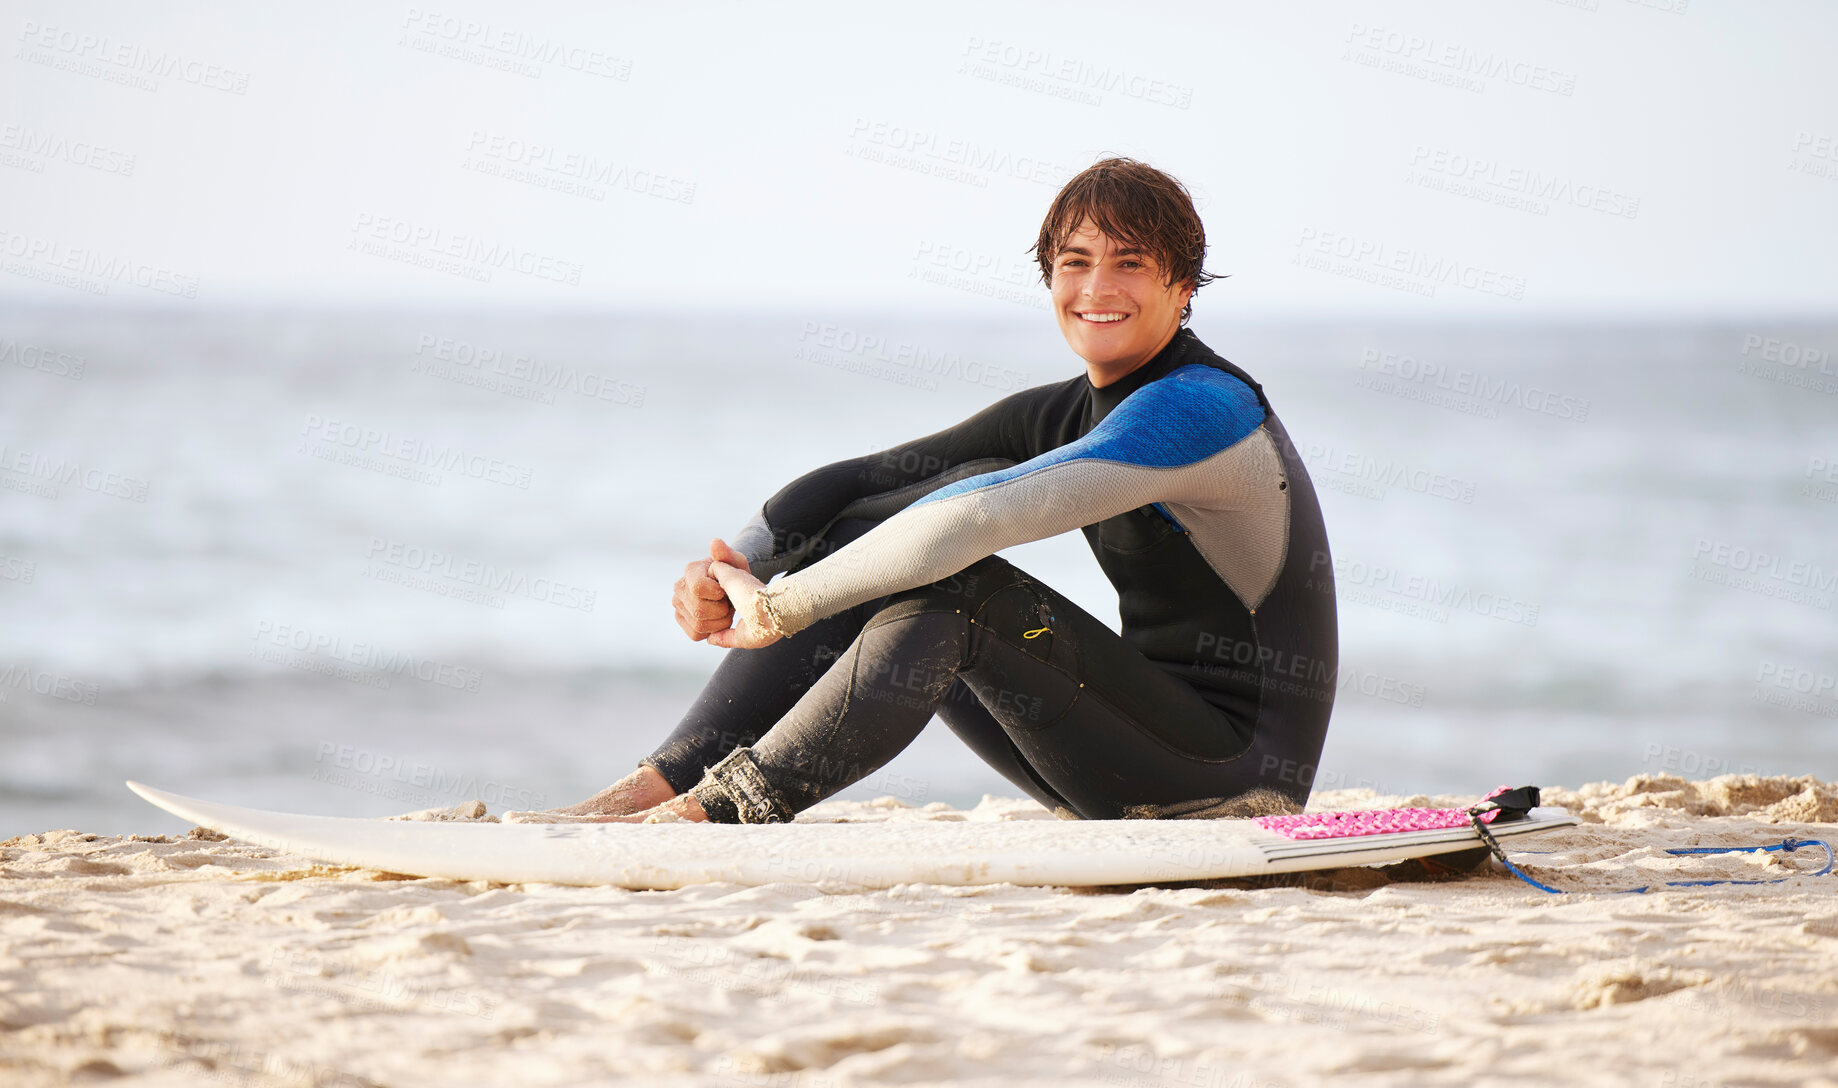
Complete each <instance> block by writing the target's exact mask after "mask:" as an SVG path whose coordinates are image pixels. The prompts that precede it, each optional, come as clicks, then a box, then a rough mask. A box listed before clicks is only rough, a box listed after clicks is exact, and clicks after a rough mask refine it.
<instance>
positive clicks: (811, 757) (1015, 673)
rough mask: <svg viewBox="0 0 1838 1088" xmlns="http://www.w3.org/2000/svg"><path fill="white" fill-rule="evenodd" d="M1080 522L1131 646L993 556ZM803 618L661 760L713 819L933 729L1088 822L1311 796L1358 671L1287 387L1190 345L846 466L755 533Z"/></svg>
mask: <svg viewBox="0 0 1838 1088" xmlns="http://www.w3.org/2000/svg"><path fill="white" fill-rule="evenodd" d="M1073 528H1081V529H1082V530H1083V532H1084V534H1085V537H1086V540H1087V542H1088V543H1089V544H1090V546H1091V549H1092V552H1093V554H1094V555H1096V556H1097V559H1098V563H1099V565H1100V566H1101V567H1102V568H1103V570H1104V573H1105V575H1106V576H1107V577H1108V578H1109V579H1110V581H1111V583H1112V584H1113V585H1114V586H1115V587H1116V589H1117V592H1118V594H1119V612H1120V616H1121V619H1122V628H1123V630H1122V634H1121V635H1118V634H1117V633H1115V632H1113V631H1111V630H1110V629H1109V628H1108V627H1107V626H1105V625H1104V624H1103V623H1101V622H1100V621H1098V620H1097V619H1096V618H1094V617H1092V616H1091V615H1089V614H1088V613H1086V612H1085V611H1084V610H1083V609H1081V608H1079V607H1078V606H1077V605H1075V604H1073V603H1072V602H1071V601H1069V600H1067V599H1066V598H1065V597H1063V596H1061V595H1060V594H1059V593H1057V592H1055V591H1054V590H1053V589H1051V588H1050V587H1048V586H1045V585H1043V584H1041V583H1040V582H1038V581H1036V580H1035V579H1033V578H1030V577H1029V576H1028V575H1027V574H1026V573H1025V572H1023V571H1021V570H1019V569H1017V568H1016V567H1014V566H1013V565H1011V564H1009V563H1008V562H1006V561H1004V560H1002V559H1001V558H999V557H996V556H995V555H994V554H993V553H994V552H995V551H997V550H998V549H1001V548H1006V547H1010V546H1013V545H1015V544H1019V543H1023V542H1025V541H1029V540H1037V539H1041V538H1043V537H1047V536H1051V535H1055V534H1057V533H1060V532H1065V531H1067V530H1069V529H1073ZM735 547H736V548H737V549H738V550H740V551H741V552H742V553H743V554H745V555H746V556H747V557H748V560H749V563H750V564H751V566H752V570H753V573H754V574H755V576H757V577H759V578H761V579H766V578H770V577H771V576H772V575H773V574H774V573H776V572H779V571H784V570H790V571H791V573H790V574H789V575H788V576H787V577H785V578H782V579H780V580H778V581H776V582H773V583H772V584H771V585H770V586H769V587H768V589H767V590H765V591H764V593H765V595H766V596H767V597H769V598H771V600H772V605H773V612H774V614H775V615H776V616H777V617H778V618H779V621H780V624H781V626H782V627H783V629H785V630H787V631H790V632H793V633H792V634H791V635H790V637H787V638H785V639H783V640H781V641H779V642H777V643H775V644H773V645H771V646H767V647H764V648H762V649H758V650H731V651H729V652H728V654H727V656H726V658H725V659H724V660H723V662H722V664H721V665H720V667H719V668H718V669H717V670H716V673H715V675H714V677H713V678H711V680H710V681H709V684H708V686H707V687H706V688H705V689H704V690H703V692H702V694H701V696H700V697H699V698H698V700H697V701H696V703H695V705H694V706H693V707H692V708H691V709H690V712H689V713H688V715H686V716H685V718H684V719H683V721H682V723H681V724H680V725H679V726H678V727H677V729H676V731H675V732H674V733H673V734H672V735H671V736H670V737H669V738H668V739H667V740H666V741H665V742H664V743H663V744H662V745H661V746H660V747H659V748H658V749H657V751H656V752H654V753H653V754H652V755H651V756H649V757H647V758H646V759H645V760H644V761H643V762H644V763H647V764H649V765H650V766H652V767H654V768H656V769H657V771H658V772H659V773H661V774H662V775H663V776H664V778H665V779H666V780H668V781H669V782H670V784H671V786H672V787H674V788H675V789H676V790H677V791H679V792H683V791H690V792H693V793H694V795H695V796H696V797H697V799H698V800H699V801H700V802H701V803H702V805H703V807H704V808H705V809H706V810H707V811H708V813H709V816H710V818H711V819H713V820H716V821H718V822H737V821H745V822H761V821H771V820H784V819H790V818H791V816H792V815H793V814H794V813H796V812H798V811H801V810H802V809H804V808H807V807H809V806H810V805H812V804H815V803H816V802H818V801H820V800H822V799H823V798H825V797H827V796H829V795H830V794H833V793H835V792H836V791H837V790H840V789H841V788H843V787H844V786H846V785H848V784H850V783H851V782H854V781H858V780H859V779H861V778H864V777H866V776H867V775H869V774H871V773H872V772H873V771H875V770H876V769H877V768H879V767H880V766H882V765H883V764H885V763H886V762H887V761H888V760H890V759H892V758H893V757H894V756H895V755H897V754H898V753H899V752H900V750H901V749H902V748H904V747H905V746H906V745H907V744H908V743H910V742H911V740H912V739H913V737H915V736H916V735H917V734H918V732H919V730H920V729H922V728H923V727H924V726H925V724H926V722H927V721H928V720H930V718H931V716H932V715H933V713H934V712H935V713H936V714H937V715H938V716H939V717H941V718H943V719H944V721H945V722H946V723H947V724H948V725H949V726H950V727H951V729H952V730H953V731H954V732H956V733H957V734H958V735H959V736H960V737H961V738H962V739H963V740H964V742H965V743H966V744H968V745H969V747H970V748H971V749H972V750H973V751H975V752H976V753H977V754H978V755H979V756H980V757H982V758H983V759H984V760H986V761H987V762H988V763H990V765H992V766H993V767H994V768H995V769H996V770H997V771H999V772H1000V773H1001V774H1002V775H1003V776H1004V777H1006V778H1007V779H1008V780H1009V781H1011V782H1013V783H1014V784H1015V785H1016V786H1017V787H1019V788H1020V789H1022V790H1024V791H1025V792H1027V793H1028V794H1029V795H1030V796H1032V797H1034V798H1035V799H1036V800H1039V801H1040V802H1041V803H1043V804H1045V805H1048V806H1049V807H1052V808H1054V809H1056V810H1058V811H1061V812H1062V814H1065V815H1076V816H1081V817H1085V818H1092V819H1104V818H1119V817H1126V816H1148V817H1158V816H1180V815H1192V814H1223V813H1231V812H1241V811H1248V810H1252V809H1258V808H1267V807H1282V806H1284V805H1289V804H1300V803H1301V802H1303V801H1305V800H1306V799H1307V797H1308V792H1309V784H1310V782H1311V781H1312V780H1313V773H1314V766H1315V762H1316V760H1317V759H1318V758H1319V755H1320V751H1321V746H1322V742H1323V740H1324V738H1325V736H1326V732H1327V723H1328V716H1329V712H1330V710H1331V709H1332V706H1333V699H1334V692H1335V687H1336V674H1337V650H1336V632H1335V608H1334V586H1333V566H1332V563H1331V561H1330V557H1329V554H1328V544H1327V536H1326V532H1325V529H1324V526H1323V524H1322V520H1321V511H1320V507H1319V505H1318V503H1317V502H1316V498H1315V493H1314V488H1313V486H1312V485H1311V483H1310V481H1309V478H1308V474H1307V472H1306V471H1305V469H1304V468H1303V465H1302V462H1301V459H1300V458H1299V457H1298V456H1297V453H1296V450H1295V448H1294V446H1293V444H1292V443H1291V442H1290V441H1289V438H1288V435H1287V434H1286V432H1285V431H1284V430H1283V426H1282V424H1281V422H1279V421H1278V419H1277V417H1276V414H1275V412H1274V411H1272V410H1271V409H1270V405H1269V402H1268V401H1267V400H1266V399H1265V397H1264V394H1263V390H1262V388H1261V387H1260V386H1259V385H1258V384H1257V383H1256V382H1255V381H1253V380H1252V379H1251V377H1250V376H1249V375H1248V374H1246V373H1244V372H1243V371H1242V370H1240V369H1238V368H1237V367H1236V366H1233V365H1232V364H1231V363H1228V362H1226V361H1225V360H1224V359H1221V358H1220V357H1219V356H1218V355H1216V354H1214V353H1213V352H1212V351H1211V350H1210V349H1209V348H1207V347H1206V346H1205V345H1204V344H1202V343H1201V342H1200V341H1199V339H1198V338H1197V337H1196V336H1195V335H1194V334H1193V332H1192V331H1191V330H1189V329H1182V330H1180V331H1179V332H1178V333H1177V334H1176V335H1175V337H1174V339H1173V340H1172V341H1170V342H1169V344H1168V345H1167V347H1165V348H1164V349H1163V350H1162V351H1161V352H1160V353H1158V354H1157V355H1156V356H1155V357H1154V358H1153V359H1151V360H1150V361H1149V362H1148V363H1146V364H1144V365H1143V366H1141V367H1139V368H1138V369H1136V370H1135V371H1133V372H1131V373H1130V374H1129V375H1128V376H1126V377H1125V378H1123V379H1122V380H1121V381H1118V382H1115V383H1113V384H1111V385H1108V386H1105V387H1103V388H1101V389H1100V388H1093V387H1092V385H1091V383H1090V381H1089V380H1088V379H1087V378H1086V377H1085V376H1084V375H1080V376H1078V377H1076V378H1072V379H1070V380H1067V381H1064V382H1059V383H1056V384H1053V385H1045V386H1039V387H1036V388H1033V389H1027V390H1023V391H1022V392H1019V393H1016V394H1014V395H1012V396H1009V397H1006V398H1004V399H1003V400H1001V401H999V402H997V403H996V404H994V405H992V406H990V407H989V408H987V409H985V410H983V411H981V412H979V413H977V414H976V415H974V416H972V417H970V418H969V419H967V420H965V421H964V422H962V423H960V424H958V425H956V426H954V427H950V428H947V429H945V430H943V431H939V432H938V433H936V434H932V435H928V436H926V437H924V438H919V439H916V440H914V441H911V442H907V443H905V444H903V445H899V446H895V447H893V448H891V449H888V450H886V451H884V452H882V453H879V454H871V455H868V456H865V457H859V458H854V459H851V460H847V461H841V462H837V463H836V464H832V465H827V466H825V467H823V468H820V469H817V470H816V471H814V472H811V473H808V474H806V475H804V476H802V477H800V478H798V479H797V480H795V481H793V482H792V483H791V484H789V485H788V486H786V487H785V488H784V489H783V490H781V491H780V492H779V493H778V494H776V495H774V496H773V497H772V498H771V499H769V500H768V501H767V502H766V504H765V506H764V507H763V508H762V509H761V511H760V513H759V514H758V515H757V516H756V517H755V518H754V519H753V521H752V522H751V523H749V525H748V526H747V527H746V528H745V529H744V530H743V531H742V532H741V534H740V535H739V536H738V537H737V538H736V540H735Z"/></svg>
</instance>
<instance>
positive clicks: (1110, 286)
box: [1084, 266, 1117, 301]
mask: <svg viewBox="0 0 1838 1088" xmlns="http://www.w3.org/2000/svg"><path fill="white" fill-rule="evenodd" d="M1116 291H1117V275H1116V273H1115V272H1112V271H1111V270H1110V269H1107V268H1104V267H1101V266H1100V267H1098V268H1094V269H1092V270H1091V274H1090V275H1088V276H1086V277H1085V292H1084V293H1085V297H1086V298H1088V299H1091V300H1093V301H1097V300H1099V299H1107V298H1113V297H1115V295H1116Z"/></svg>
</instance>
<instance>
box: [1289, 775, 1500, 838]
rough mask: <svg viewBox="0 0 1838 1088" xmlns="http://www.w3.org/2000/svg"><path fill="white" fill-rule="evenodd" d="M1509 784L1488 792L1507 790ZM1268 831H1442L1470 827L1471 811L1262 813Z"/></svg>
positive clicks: (1486, 818)
mask: <svg viewBox="0 0 1838 1088" xmlns="http://www.w3.org/2000/svg"><path fill="white" fill-rule="evenodd" d="M1505 789H1506V787H1505V786H1501V787H1500V788H1499V789H1497V790H1495V791H1493V793H1490V794H1488V795H1487V796H1489V797H1492V796H1493V794H1494V793H1499V792H1501V791H1502V790H1505ZM1499 814H1500V810H1499V809H1497V808H1496V809H1493V810H1491V811H1488V812H1483V813H1481V822H1482V823H1492V822H1493V820H1494V817H1496V816H1498V815H1499ZM1254 822H1255V823H1256V824H1257V826H1258V827H1261V828H1263V829H1264V830H1265V831H1274V832H1276V833H1277V834H1278V835H1282V836H1284V837H1285V838H1291V839H1344V838H1352V837H1353V836H1356V835H1389V834H1393V833H1394V832H1399V831H1439V830H1441V829H1443V828H1447V827H1467V826H1468V812H1467V810H1466V809H1459V808H1375V809H1367V810H1365V811H1363V812H1305V813H1301V814H1298V815H1294V816H1259V817H1257V819H1256V820H1255V821H1254Z"/></svg>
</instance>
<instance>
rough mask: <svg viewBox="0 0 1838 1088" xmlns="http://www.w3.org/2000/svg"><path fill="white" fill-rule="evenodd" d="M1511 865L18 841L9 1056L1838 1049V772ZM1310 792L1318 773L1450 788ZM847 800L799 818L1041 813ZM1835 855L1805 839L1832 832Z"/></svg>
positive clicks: (753, 1060) (693, 1057)
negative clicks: (582, 874)
mask: <svg viewBox="0 0 1838 1088" xmlns="http://www.w3.org/2000/svg"><path fill="white" fill-rule="evenodd" d="M1546 799H1547V802H1548V803H1554V804H1561V805H1564V806H1566V807H1568V808H1570V809H1571V810H1572V811H1574V812H1576V813H1578V814H1579V815H1581V816H1582V817H1583V819H1584V821H1585V822H1584V824H1583V825H1582V826H1581V827H1578V828H1575V829H1571V830H1566V831H1561V832H1556V833H1553V834H1551V835H1547V836H1543V837H1540V838H1539V839H1538V840H1536V841H1531V840H1528V841H1526V842H1525V843H1524V844H1523V849H1524V850H1526V851H1534V850H1535V851H1540V852H1539V853H1524V854H1520V853H1519V850H1518V849H1517V848H1515V850H1514V853H1515V855H1516V860H1519V861H1521V862H1522V863H1523V864H1525V865H1526V866H1528V867H1529V868H1531V869H1532V871H1534V872H1535V873H1537V874H1539V875H1542V876H1545V877H1547V878H1549V879H1550V880H1552V881H1553V882H1556V883H1558V884H1559V885H1560V886H1562V887H1565V888H1570V889H1579V890H1589V889H1596V890H1601V891H1606V890H1609V889H1616V888H1625V887H1633V886H1638V885H1643V884H1653V883H1656V882H1663V881H1665V880H1677V879H1688V878H1697V877H1704V878H1710V877H1729V878H1736V879H1748V880H1766V879H1772V878H1776V877H1787V879H1785V880H1784V881H1782V882H1780V883H1768V884H1749V885H1721V886H1712V887H1671V888H1657V889H1655V890H1654V891H1653V892H1651V893H1649V894H1645V895H1615V894H1575V895H1548V894H1545V893H1542V892H1539V891H1537V890H1535V889H1533V888H1531V887H1530V886H1528V885H1526V884H1524V883H1521V882H1520V881H1518V880H1516V879H1514V878H1512V877H1510V876H1508V875H1505V874H1504V873H1502V872H1499V871H1482V872H1480V873H1477V874H1475V875H1471V876H1467V877H1461V878H1454V879H1450V878H1430V877H1427V876H1426V875H1425V874H1424V873H1422V872H1421V871H1419V870H1417V869H1416V868H1415V867H1413V866H1409V865H1406V866H1398V867H1393V868H1390V869H1386V870H1373V869H1342V870H1335V871H1331V872H1326V873H1322V874H1319V875H1315V876H1311V877H1309V878H1307V879H1306V880H1302V879H1288V878H1286V879H1284V880H1282V881H1215V882H1208V883H1207V884H1205V885H1199V886H1196V885H1188V886H1180V887H1148V888H1099V889H1064V888H1019V887H1014V886H1008V885H998V886H991V887H973V888H947V887H936V886H922V885H907V886H901V887H897V888H893V889H889V890H884V891H876V892H859V893H857V892H848V891H843V890H838V889H826V888H822V887H813V886H808V885H795V884H779V885H769V886H765V887H756V888H742V887H736V886H731V885H705V886H699V887H692V888H687V889H683V890H681V891H674V892H632V891H624V890H620V889H614V888H568V887H558V886H552V885H509V886H505V885H491V884H485V883H460V882H454V881H442V880H420V879H405V878H402V877H399V876H396V875H391V874H385V873H380V872H376V871H370V870H361V869H349V868H338V867H330V866H324V865H319V864H316V863H314V862H313V861H311V860H309V859H306V858H301V857H297V856H288V855H284V854H280V853H277V852H275V851H271V850H267V849H263V848H258V847H251V846H245V845H240V844H237V843H235V842H231V841H222V840H221V839H220V837H219V836H217V835H216V834H215V833H214V832H207V831H203V830H201V829H200V830H196V831H193V832H192V833H191V835H190V836H189V837H179V838H174V837H163V836H162V837H139V836H130V837H125V838H122V837H104V836H96V835H92V834H86V833H83V832H80V831H49V832H45V833H42V834H37V835H27V836H22V837H19V838H15V839H11V840H8V841H7V842H5V843H0V935H3V936H0V980H4V981H3V988H0V1079H4V1081H5V1082H6V1083H7V1084H9V1085H17V1086H22V1088H23V1086H31V1085H52V1084H66V1083H90V1082H98V1083H99V1082H106V1081H113V1082H117V1083H132V1084H147V1085H192V1084H200V1083H217V1084H224V1083H228V1084H242V1085H251V1086H256V1085H405V1086H406V1085H439V1086H442V1088H454V1086H459V1085H564V1084H567V1085H574V1084H597V1083H616V1082H621V1081H631V1082H637V1083H650V1084H663V1083H680V1084H695V1085H758V1086H775V1088H776V1086H784V1088H793V1086H796V1088H821V1086H828V1085H837V1086H841V1085H857V1084H972V1085H975V1084H987V1085H997V1084H1003V1085H1006V1084H1016V1083H1041V1084H1061V1085H1063V1084H1094V1085H1112V1086H1126V1088H1151V1086H1168V1088H1175V1086H1200V1088H1226V1086H1264V1085H1307V1084H1384V1085H1423V1084H1461V1085H1476V1084H1527V1085H1530V1084H1602V1085H1610V1084H1613V1085H1624V1084H1642V1085H1655V1086H1670V1088H1694V1086H1699V1085H1725V1084H1731V1085H1733V1084H1742V1085H1831V1084H1838V897H1835V896H1834V892H1838V876H1823V877H1814V876H1806V875H1794V874H1795V873H1796V872H1799V873H1810V872H1812V871H1814V870H1816V869H1817V867H1818V865H1819V864H1822V863H1823V861H1824V855H1823V852H1822V851H1819V850H1818V849H1816V848H1813V849H1808V850H1803V851H1800V852H1799V853H1798V854H1797V855H1785V856H1784V855H1782V854H1779V853H1775V854H1765V855H1756V854H1742V855H1724V856H1711V857H1709V858H1700V859H1693V860H1681V859H1677V858H1673V857H1671V856H1669V855H1667V854H1665V853H1664V849H1665V848H1666V847H1674V846H1696V845H1726V844H1727V845H1744V844H1754V845H1764V844H1771V843H1775V842H1779V841H1780V840H1781V839H1783V838H1786V837H1789V836H1793V837H1802V838H1822V839H1825V840H1827V841H1834V840H1838V785H1835V784H1832V783H1821V782H1819V781H1816V780H1815V779H1813V778H1811V777H1802V778H1757V777H1755V776H1733V775H1732V776H1724V777H1721V778H1715V779H1710V780H1707V781H1700V782H1687V781H1685V780H1683V779H1679V778H1674V777H1667V776H1641V777H1637V778H1633V779H1629V780H1628V781H1627V782H1625V783H1622V784H1609V783H1598V784H1594V785H1590V786H1585V787H1583V788H1581V789H1577V790H1565V789H1550V790H1547V791H1546ZM1464 800H1466V799H1463V798H1455V797H1444V798H1425V797H1397V796H1393V797H1380V796H1376V795H1374V794H1372V793H1370V792H1369V791H1338V792H1331V793H1325V794H1319V795H1317V796H1316V798H1315V799H1314V801H1313V802H1312V803H1311V806H1310V807H1311V808H1314V809H1332V808H1365V807H1388V806H1392V805H1401V804H1426V803H1428V804H1439V805H1440V804H1454V803H1459V802H1462V801H1464ZM1051 818H1052V817H1051V816H1050V815H1048V814H1047V813H1046V812H1045V811H1044V810H1042V809H1041V808H1040V807H1039V806H1037V805H1035V804H1034V803H1033V802H1031V801H1022V800H1012V799H1001V798H993V797H991V798H985V800H984V801H983V803H982V804H980V805H978V806H976V807H975V808H974V809H970V810H954V809H951V808H949V807H948V806H945V805H942V804H934V805H930V806H922V807H912V806H908V805H905V804H903V803H901V802H898V801H896V800H893V799H891V798H890V799H886V800H883V801H879V802H833V803H829V804H826V805H823V806H819V807H818V808H816V809H813V810H811V811H809V812H807V813H805V814H803V815H802V816H801V817H800V819H801V820H828V821H839V820H840V821H868V820H967V821H988V822H991V823H994V822H997V821H1002V820H1019V819H1051ZM1815 859H1816V860H1815Z"/></svg>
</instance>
